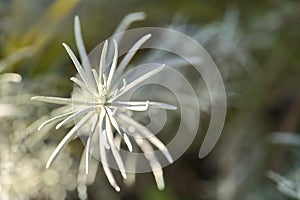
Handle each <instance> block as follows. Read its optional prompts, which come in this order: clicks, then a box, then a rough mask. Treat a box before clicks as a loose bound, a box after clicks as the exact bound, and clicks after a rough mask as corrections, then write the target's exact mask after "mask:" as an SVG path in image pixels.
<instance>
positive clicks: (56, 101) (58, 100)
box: [31, 96, 76, 105]
mask: <svg viewBox="0 0 300 200" xmlns="http://www.w3.org/2000/svg"><path fill="white" fill-rule="evenodd" d="M31 100H35V101H42V102H47V103H54V104H60V105H69V104H72V103H73V100H72V99H70V98H61V97H47V96H34V97H31ZM75 104H76V102H75Z"/></svg>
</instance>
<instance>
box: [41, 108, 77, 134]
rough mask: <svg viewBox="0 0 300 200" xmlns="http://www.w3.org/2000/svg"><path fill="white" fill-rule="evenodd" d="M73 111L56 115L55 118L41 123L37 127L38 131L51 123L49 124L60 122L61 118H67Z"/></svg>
mask: <svg viewBox="0 0 300 200" xmlns="http://www.w3.org/2000/svg"><path fill="white" fill-rule="evenodd" d="M73 113H74V111H72V112H68V113H64V114H62V115H58V116H55V117H52V118H51V119H49V120H47V121H45V122H44V123H42V124H41V125H40V126H39V127H38V130H39V131H40V130H41V129H42V128H43V127H44V126H46V125H47V124H49V123H51V122H54V121H56V120H60V119H61V118H64V117H66V116H69V115H71V114H73Z"/></svg>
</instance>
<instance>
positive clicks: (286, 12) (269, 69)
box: [0, 0, 300, 200]
mask: <svg viewBox="0 0 300 200" xmlns="http://www.w3.org/2000/svg"><path fill="white" fill-rule="evenodd" d="M137 11H143V12H145V13H146V14H147V19H146V20H144V21H140V22H136V23H134V25H133V27H144V26H159V27H169V26H171V27H172V28H174V29H178V30H184V32H185V33H186V34H187V35H191V37H193V38H194V39H196V40H198V41H199V42H200V44H202V45H203V46H204V47H205V48H206V50H207V51H208V52H209V53H210V55H212V57H213V59H214V60H215V62H216V63H217V65H218V66H219V68H220V70H221V73H222V74H223V77H224V80H225V86H226V89H227V92H228V104H229V105H228V112H227V118H226V124H225V127H224V131H223V133H222V136H221V139H220V141H219V142H218V144H217V145H216V147H215V148H214V150H213V151H212V152H211V153H210V154H209V155H208V156H207V157H205V158H204V159H199V158H198V150H199V148H200V146H201V143H202V139H203V137H204V135H203V133H204V132H205V131H203V130H200V131H199V133H198V136H197V138H196V139H195V141H194V143H193V145H192V146H191V147H190V148H189V149H188V151H187V152H186V153H185V154H184V155H183V156H182V157H181V158H180V159H179V160H177V161H176V162H175V163H174V164H172V165H170V166H168V167H166V168H165V169H164V173H165V174H164V175H165V181H166V189H165V190H164V191H158V190H157V189H156V185H155V183H154V181H153V178H152V175H151V174H138V175H137V180H136V183H135V184H134V185H133V186H130V187H129V186H124V185H121V188H122V189H121V192H120V193H116V192H115V191H114V190H113V188H111V187H110V185H109V183H108V182H107V180H106V178H105V176H104V175H103V172H102V169H101V168H100V167H99V169H98V175H97V177H96V180H95V182H94V183H93V184H91V185H90V186H88V196H89V198H90V199H110V200H111V199H122V200H135V199H137V200H152V199H155V200H181V199H185V200H200V199H201V200H202V199H203V200H204V199H221V200H223V199H224V200H234V199H238V200H240V199H249V200H250V199H251V200H253V199H258V200H259V199H278V200H281V199H282V200H284V199H297V198H298V199H300V174H299V172H300V171H299V169H300V165H299V164H300V162H299V156H300V151H299V149H300V146H299V145H300V139H299V135H298V133H297V132H299V131H300V114H299V111H300V92H299V89H300V87H299V85H300V79H299V75H300V66H299V65H300V26H299V22H300V1H298V0H286V1H283V0H282V1H280V0H260V1H258V0H254V1H232V0H226V1H216V0H211V1H204V0H186V1H183V0H174V1H170V0H154V1H146V0H127V1H116V0H100V1H96V0H85V1H80V0H56V1H50V0H45V1H39V0H31V1H29V0H1V1H0V58H1V59H4V58H6V57H7V56H9V55H11V54H12V53H14V52H15V51H17V50H18V49H20V48H22V47H27V46H30V48H32V49H31V50H32V55H31V56H30V57H26V58H24V59H22V60H20V61H17V62H15V63H14V64H12V65H11V66H10V68H9V70H7V71H10V72H17V73H20V74H21V75H22V76H23V82H22V84H23V85H22V87H20V86H19V89H18V92H20V91H22V90H23V92H24V91H25V90H26V92H28V93H29V94H40V95H49V96H51V95H55V96H63V97H68V96H69V94H70V93H71V91H72V88H73V86H72V83H71V81H69V77H71V76H73V75H74V74H75V73H76V72H75V69H74V67H73V66H72V64H71V62H70V59H69V57H68V56H67V53H66V52H65V51H64V49H63V47H62V45H61V43H62V42H66V43H67V44H70V46H71V47H72V48H73V49H75V40H74V34H73V20H74V16H75V15H79V16H80V20H81V25H82V32H83V37H84V41H85V45H86V48H87V50H91V49H93V48H94V46H95V45H97V44H98V43H100V42H102V41H103V40H104V39H105V38H107V37H109V36H110V35H111V34H112V33H113V31H114V29H115V28H116V27H117V25H118V23H119V22H120V21H121V19H122V18H123V17H124V16H125V15H127V14H129V13H131V12H137ZM232 12H233V13H235V14H233V15H231V14H230V13H232ZM226 16H227V17H226ZM228 16H229V18H228ZM230 16H231V18H230ZM232 16H233V17H232ZM234 22H236V23H237V24H236V25H233V23H234ZM182 27H184V29H182ZM226 27H229V28H227V29H226ZM227 33H230V34H227ZM205 37H207V38H209V40H204V39H203V38H205ZM222 48H223V49H222ZM199 95H200V96H201V93H200V94H199ZM26 100H27V101H29V98H27V99H25V100H24V101H26ZM24 103H25V104H26V103H27V104H30V103H28V102H24ZM50 108H51V107H50ZM39 112H40V113H38V114H36V112H34V111H32V112H31V113H30V114H29V116H27V118H26V120H27V121H28V123H29V122H33V121H34V119H35V120H36V119H37V118H38V117H40V116H41V115H43V114H45V113H47V112H49V111H48V110H46V111H44V110H39ZM203 115H204V120H203V122H201V125H202V126H203V127H205V125H206V124H207V119H208V118H209V113H204V114H203ZM203 129H205V128H203ZM53 134H54V135H56V136H57V133H53ZM53 134H50V135H53ZM169 134H171V133H169ZM56 136H52V137H54V138H55V137H56ZM59 137H60V136H59ZM278 138H279V139H278ZM42 140H43V141H46V142H47V141H48V140H49V139H47V138H43V139H42ZM57 141H58V139H52V140H51V141H50V142H52V144H57ZM70 150H71V152H73V153H72V159H74V163H73V167H74V168H75V169H76V168H77V166H78V162H79V158H80V154H81V152H82V145H81V143H80V141H74V142H72V144H71V145H70ZM270 170H272V171H270ZM270 172H276V175H274V174H273V176H272V175H270ZM277 173H278V174H277ZM279 174H280V175H281V176H280V175H279ZM16 184H22V183H16ZM277 186H278V187H277ZM35 198H36V199H39V197H35ZM49 198H50V197H49ZM0 199H1V188H0ZM11 199H13V198H11ZM24 199H26V197H25V196H24ZM28 199H32V198H28ZM41 199H42V198H41ZM66 199H78V197H77V191H76V190H71V191H68V193H67V196H66Z"/></svg>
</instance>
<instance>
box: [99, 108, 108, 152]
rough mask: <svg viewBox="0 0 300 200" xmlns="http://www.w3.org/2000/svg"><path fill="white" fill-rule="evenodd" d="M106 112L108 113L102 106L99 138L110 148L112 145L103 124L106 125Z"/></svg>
mask: <svg viewBox="0 0 300 200" xmlns="http://www.w3.org/2000/svg"><path fill="white" fill-rule="evenodd" d="M105 114H106V112H105V109H104V108H102V109H101V111H100V117H99V134H100V137H99V138H100V139H101V141H102V142H103V144H104V147H105V148H106V149H110V146H109V144H108V141H107V136H106V131H105V130H104V128H103V125H104V124H103V120H104V117H105Z"/></svg>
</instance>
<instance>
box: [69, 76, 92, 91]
mask: <svg viewBox="0 0 300 200" xmlns="http://www.w3.org/2000/svg"><path fill="white" fill-rule="evenodd" d="M70 80H71V81H73V82H74V83H76V84H77V85H79V86H80V87H81V88H82V89H83V90H85V91H87V92H88V93H90V94H91V95H95V92H94V91H92V90H91V88H89V87H88V86H87V85H85V84H84V83H83V82H82V81H81V80H79V79H78V78H75V77H71V78H70Z"/></svg>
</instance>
